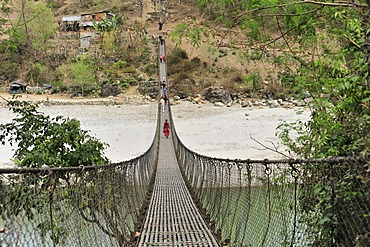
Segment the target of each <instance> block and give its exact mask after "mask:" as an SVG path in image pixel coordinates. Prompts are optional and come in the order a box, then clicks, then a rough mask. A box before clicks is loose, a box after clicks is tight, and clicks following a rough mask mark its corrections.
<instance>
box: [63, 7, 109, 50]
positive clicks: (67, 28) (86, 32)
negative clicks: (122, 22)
mask: <svg viewBox="0 0 370 247" xmlns="http://www.w3.org/2000/svg"><path fill="white" fill-rule="evenodd" d="M113 17H114V14H112V13H111V12H110V11H107V10H104V11H100V12H95V13H89V14H81V15H80V16H63V18H62V25H61V31H62V32H78V34H79V39H80V47H84V48H87V47H90V46H91V44H92V40H94V39H95V38H97V37H98V36H99V34H97V33H96V32H95V30H94V23H99V22H100V21H102V20H108V21H112V20H113Z"/></svg>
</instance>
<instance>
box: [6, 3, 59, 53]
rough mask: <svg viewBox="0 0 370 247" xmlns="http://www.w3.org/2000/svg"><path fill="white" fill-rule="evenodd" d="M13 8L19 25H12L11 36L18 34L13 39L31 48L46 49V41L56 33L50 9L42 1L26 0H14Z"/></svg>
mask: <svg viewBox="0 0 370 247" xmlns="http://www.w3.org/2000/svg"><path fill="white" fill-rule="evenodd" d="M15 9H16V10H18V13H19V16H18V19H19V21H18V23H19V25H14V26H12V30H13V32H12V33H11V35H12V36H13V38H15V37H16V36H18V38H15V40H18V42H19V43H18V44H19V45H25V46H29V45H30V46H31V47H32V48H33V49H36V50H43V51H46V50H47V49H48V47H47V41H48V40H49V39H51V38H52V37H53V36H54V34H55V33H56V26H55V24H54V23H55V22H54V20H53V18H54V15H53V13H52V12H51V9H50V8H49V7H48V6H47V5H46V4H45V3H44V2H43V1H36V2H35V1H26V0H18V1H16V2H15ZM19 37H20V38H19Z"/></svg>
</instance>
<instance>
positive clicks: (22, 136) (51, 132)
mask: <svg viewBox="0 0 370 247" xmlns="http://www.w3.org/2000/svg"><path fill="white" fill-rule="evenodd" d="M8 106H9V108H10V110H11V111H13V112H14V113H15V114H16V116H17V117H16V118H14V119H13V120H12V122H11V123H7V124H1V125H0V133H1V134H0V141H1V144H2V145H4V144H5V142H6V141H8V142H9V143H10V144H11V145H12V146H13V145H16V146H17V148H16V151H15V154H14V158H15V161H16V163H17V164H18V165H21V166H26V167H42V166H44V165H47V166H49V167H67V166H90V165H101V164H105V163H107V162H108V159H107V158H106V157H105V156H104V153H103V151H104V149H105V148H106V147H107V146H108V144H106V143H103V142H101V141H100V140H98V139H96V138H95V137H93V136H91V135H90V134H89V132H88V131H86V130H82V129H81V126H80V122H79V121H78V120H77V119H69V118H65V117H62V116H57V117H50V116H47V115H44V114H43V113H41V112H39V111H38V110H37V105H34V104H31V103H28V102H25V101H9V102H8Z"/></svg>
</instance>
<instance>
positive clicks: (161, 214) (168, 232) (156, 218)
mask: <svg viewBox="0 0 370 247" xmlns="http://www.w3.org/2000/svg"><path fill="white" fill-rule="evenodd" d="M160 52H161V53H162V54H164V45H163V46H162V45H161V46H160ZM165 75H166V68H165V64H160V77H161V79H162V78H163V76H165ZM161 119H162V123H161V124H162V126H163V121H164V119H168V112H167V111H165V112H164V113H162V118H161ZM139 246H189V247H190V246H212V247H213V246H219V245H218V243H217V241H216V239H215V238H214V236H213V235H212V233H211V231H210V230H209V228H208V227H207V224H206V223H205V222H204V220H203V218H202V216H201V215H200V213H199V211H198V209H197V207H196V205H195V204H194V202H193V200H192V198H191V196H190V193H189V191H188V190H187V188H186V185H185V182H184V180H183V178H182V176H181V172H180V169H179V166H178V163H177V160H176V156H175V149H174V145H173V142H172V140H171V135H170V138H168V139H167V138H166V137H164V136H163V134H162V135H161V137H160V144H159V158H158V169H157V176H156V179H155V184H154V191H153V195H152V198H151V202H150V205H149V210H148V215H147V218H146V221H145V225H144V228H143V232H142V234H141V238H140V242H139Z"/></svg>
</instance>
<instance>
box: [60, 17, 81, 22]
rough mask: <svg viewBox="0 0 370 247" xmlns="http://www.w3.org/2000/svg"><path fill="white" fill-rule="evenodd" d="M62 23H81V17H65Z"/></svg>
mask: <svg viewBox="0 0 370 247" xmlns="http://www.w3.org/2000/svg"><path fill="white" fill-rule="evenodd" d="M62 21H81V16H63V19H62Z"/></svg>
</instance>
